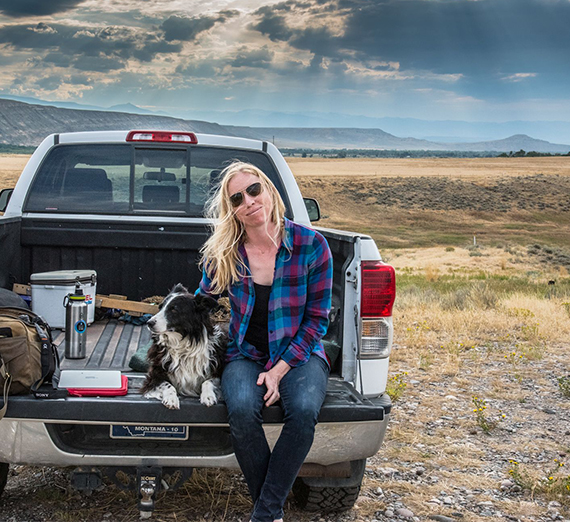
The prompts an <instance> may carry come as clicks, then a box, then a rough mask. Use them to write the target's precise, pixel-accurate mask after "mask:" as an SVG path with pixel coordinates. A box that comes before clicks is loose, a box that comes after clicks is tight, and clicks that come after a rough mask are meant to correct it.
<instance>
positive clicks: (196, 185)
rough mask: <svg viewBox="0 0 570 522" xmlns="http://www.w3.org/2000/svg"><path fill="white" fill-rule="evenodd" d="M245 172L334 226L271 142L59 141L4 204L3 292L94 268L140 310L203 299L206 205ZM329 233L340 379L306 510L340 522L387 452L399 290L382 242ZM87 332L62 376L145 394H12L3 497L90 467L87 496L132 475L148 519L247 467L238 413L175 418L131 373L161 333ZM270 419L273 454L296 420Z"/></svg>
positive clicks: (318, 443)
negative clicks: (174, 495)
mask: <svg viewBox="0 0 570 522" xmlns="http://www.w3.org/2000/svg"><path fill="white" fill-rule="evenodd" d="M235 159H240V160H244V161H248V162H251V163H253V164H255V165H256V166H258V167H259V168H260V169H261V170H263V171H264V172H265V173H266V174H267V175H268V176H269V177H270V178H271V180H272V181H273V183H275V185H276V187H277V188H278V190H279V192H280V193H281V196H282V197H283V200H284V202H285V204H286V207H287V212H286V216H287V217H288V218H290V219H292V220H294V221H297V222H299V223H302V224H305V225H310V224H311V221H316V220H318V219H319V208H318V205H317V204H316V202H315V200H312V199H308V198H307V199H304V198H303V197H302V196H301V193H300V191H299V188H298V186H297V183H296V182H295V178H294V176H293V174H292V173H291V171H290V169H289V167H288V165H287V163H286V162H285V160H284V159H283V156H282V155H281V154H280V152H279V151H278V150H277V148H276V147H275V146H274V145H272V144H271V143H267V142H262V141H256V140H249V139H241V138H235V137H227V136H214V135H206V134H193V133H183V132H180V133H179V132H164V131H144V132H143V131H130V132H129V131H124V132H123V131H112V132H80V133H67V134H55V135H50V136H48V137H47V138H46V139H45V140H44V141H43V142H42V143H41V145H40V146H39V147H38V148H37V149H36V151H35V152H34V154H33V155H32V157H31V158H30V160H29V162H28V164H27V165H26V167H25V168H24V171H23V172H22V174H21V176H20V178H19V180H18V183H17V185H16V187H15V188H14V189H6V190H3V191H2V192H1V193H0V211H4V215H3V216H2V217H0V250H1V252H2V257H1V264H0V287H3V288H7V289H12V288H13V285H14V284H15V283H22V284H27V283H28V282H29V281H30V276H31V275H32V274H35V273H40V272H48V271H55V270H75V269H90V270H95V271H96V274H97V285H98V286H97V293H102V294H122V295H125V296H127V297H128V298H129V299H130V300H140V299H142V298H145V297H149V296H154V295H165V294H166V293H167V292H168V290H169V289H170V288H171V287H172V286H174V284H176V283H179V282H180V283H183V284H184V285H185V286H186V287H188V288H190V289H195V288H197V286H198V282H199V280H200V271H199V268H198V257H199V250H200V247H201V246H202V244H203V242H204V240H205V238H206V237H207V234H208V222H207V220H206V219H205V218H204V217H203V207H204V203H205V201H206V200H207V199H208V197H209V195H210V194H211V191H212V188H213V187H214V186H215V185H216V183H217V182H218V177H219V173H220V170H221V169H222V168H223V167H224V165H226V164H227V163H228V162H230V161H232V160H235ZM318 230H319V231H320V232H321V233H322V234H323V235H324V236H325V237H326V239H327V241H328V243H329V245H330V248H331V250H332V253H333V258H334V283H333V301H332V303H333V308H332V311H331V314H330V327H329V329H328V333H327V335H326V337H325V339H324V340H325V342H326V349H327V354H328V355H329V357H330V359H331V362H332V372H331V378H330V380H329V386H328V391H327V397H326V400H325V403H324V406H323V408H322V411H321V413H320V417H319V424H318V425H317V429H316V436H315V440H314V443H313V446H312V449H311V451H310V453H309V455H308V457H307V459H306V462H305V464H304V465H303V468H302V470H301V472H300V474H299V478H298V479H297V481H296V483H295V486H294V489H293V492H294V494H295V497H296V499H297V501H298V502H299V503H300V505H301V507H305V508H306V509H309V510H314V511H318V510H320V511H323V512H328V511H334V510H343V509H348V508H350V507H351V506H352V505H353V504H354V501H355V500H356V498H357V497H358V493H359V490H360V485H361V482H362V478H363V474H364V469H365V463H366V458H368V457H371V456H372V455H374V454H376V452H377V451H378V450H379V448H380V446H381V444H382V441H383V439H384V434H385V431H386V425H387V422H388V418H389V414H390V409H391V401H390V398H389V396H388V395H387V394H386V393H385V390H386V383H387V377H388V359H389V355H390V351H391V347H392V334H393V326H392V304H393V302H394V297H395V277H394V270H393V268H392V267H391V266H389V265H386V264H385V263H383V262H382V259H381V257H380V254H379V252H378V249H377V247H376V244H375V243H374V241H373V240H372V239H371V238H370V237H368V236H366V235H363V234H358V233H352V232H345V231H339V230H331V229H326V228H318ZM32 306H33V303H32ZM87 334H88V345H87V356H86V358H85V359H81V360H68V359H65V357H64V352H65V346H64V344H65V341H64V340H63V338H64V335H63V334H62V333H61V332H59V331H55V332H54V335H55V339H56V344H58V345H59V352H60V355H61V358H62V362H61V365H62V368H63V369H71V368H75V369H114V370H120V371H121V372H122V373H123V375H126V376H127V377H128V380H129V393H128V394H127V395H125V396H119V397H71V396H70V397H66V398H64V399H36V398H34V397H33V396H32V395H18V396H12V397H10V401H9V406H8V410H7V414H6V416H5V418H4V419H3V420H1V421H0V441H1V443H0V493H1V491H2V490H3V489H4V486H5V484H6V479H7V476H8V466H9V465H10V464H33V465H46V466H66V467H67V466H71V467H74V468H76V470H75V473H74V474H73V475H72V476H73V484H74V485H75V486H76V487H78V488H81V489H86V490H89V489H91V490H92V489H95V488H96V487H97V486H98V485H100V483H101V480H102V473H105V474H106V476H108V477H111V478H113V477H115V478H116V474H117V471H118V470H121V471H122V472H127V473H130V474H131V476H132V477H133V480H132V482H131V486H132V487H133V488H136V489H137V490H138V492H139V499H140V503H139V505H140V509H141V513H143V514H144V513H146V514H148V513H150V512H152V509H153V508H154V498H155V497H156V492H157V490H158V488H159V487H160V484H161V481H162V480H166V479H168V478H169V477H178V481H177V483H180V480H184V479H185V478H187V477H188V476H189V474H190V473H191V471H192V469H193V468H203V467H217V468H238V464H237V461H236V459H235V456H234V453H233V451H232V446H231V442H230V436H229V428H228V423H227V416H226V408H225V405H224V403H223V402H222V403H220V404H218V405H216V406H213V407H211V408H206V407H205V406H202V405H201V404H200V403H199V401H198V400H197V399H194V398H184V399H183V400H182V401H181V407H180V410H169V409H167V408H165V407H164V406H162V404H160V403H159V402H158V401H153V400H148V399H145V398H144V397H142V396H141V395H140V394H139V393H138V392H137V389H138V388H139V387H140V384H141V383H142V379H143V377H144V373H141V372H137V371H134V370H133V369H132V368H130V367H129V360H130V358H131V356H132V355H133V354H134V353H135V352H136V351H137V350H138V349H139V348H140V347H142V346H144V345H146V344H148V342H149V333H148V331H147V329H146V327H144V326H137V325H136V324H132V323H128V322H127V323H125V322H122V321H118V320H116V319H113V318H103V319H102V320H98V321H96V322H94V323H93V324H92V325H91V326H90V327H89V328H88V331H87ZM264 421H265V429H266V433H267V437H268V439H269V441H270V443H271V441H275V440H276V439H277V436H278V434H279V430H280V429H281V422H282V413H281V409H280V407H279V406H272V407H269V408H266V409H265V410H264ZM175 470H176V471H177V473H174V471H175ZM180 477H182V478H180ZM116 482H117V483H118V484H119V485H121V484H123V485H124V481H118V480H117V481H116ZM171 485H176V484H171Z"/></svg>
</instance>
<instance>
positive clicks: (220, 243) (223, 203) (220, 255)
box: [200, 161, 285, 294]
mask: <svg viewBox="0 0 570 522" xmlns="http://www.w3.org/2000/svg"><path fill="white" fill-rule="evenodd" d="M240 172H243V173H246V174H253V175H254V176H257V177H258V178H259V181H260V183H261V185H262V187H263V190H264V191H267V192H268V194H269V195H270V196H271V201H272V209H271V214H270V217H271V222H272V223H275V224H276V225H278V226H279V227H280V230H281V232H282V229H283V217H284V216H285V205H284V203H283V200H282V199H281V196H280V195H279V192H278V191H277V188H275V185H274V184H273V183H272V182H271V180H270V179H269V178H268V177H267V176H266V175H265V174H264V173H263V172H262V171H261V170H260V169H258V168H257V167H256V166H255V165H252V164H251V163H244V162H241V161H236V162H234V163H232V164H230V165H228V166H227V167H226V168H225V169H224V170H223V171H222V172H221V174H220V178H221V180H220V184H219V186H218V188H217V189H216V191H215V192H214V194H213V195H212V197H211V198H210V199H209V201H208V202H207V203H206V208H205V212H204V215H205V216H206V217H207V218H210V219H212V220H213V224H212V234H211V236H210V237H209V238H208V240H207V241H206V243H205V244H204V246H203V247H202V249H201V250H200V253H201V254H202V260H201V262H200V265H201V266H202V268H203V269H205V271H206V274H207V275H208V277H209V278H210V279H211V285H210V292H211V293H213V294H221V293H222V292H224V291H225V290H229V287H230V286H231V285H232V284H233V283H235V282H237V281H238V280H239V279H240V277H244V276H246V275H247V274H246V272H247V270H246V266H245V264H244V261H243V259H242V258H241V256H240V255H239V252H238V248H239V246H240V244H242V243H243V242H244V241H245V235H246V234H245V228H244V226H243V224H242V223H241V221H239V220H238V219H237V218H236V216H235V209H234V208H233V207H232V204H231V203H230V196H231V194H229V192H228V184H229V182H230V181H231V180H232V178H233V177H234V176H235V175H236V174H239V173H240Z"/></svg>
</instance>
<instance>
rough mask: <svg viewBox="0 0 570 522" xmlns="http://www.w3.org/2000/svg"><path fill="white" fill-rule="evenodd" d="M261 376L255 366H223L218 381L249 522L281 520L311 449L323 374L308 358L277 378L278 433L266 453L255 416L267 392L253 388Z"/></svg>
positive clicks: (316, 360)
mask: <svg viewBox="0 0 570 522" xmlns="http://www.w3.org/2000/svg"><path fill="white" fill-rule="evenodd" d="M263 371H264V369H263V366H261V365H260V364H258V363H256V362H255V361H252V360H250V359H238V360H236V361H232V362H230V363H228V364H227V366H226V367H225V369H224V373H223V375H222V391H223V394H224V400H225V401H226V406H227V409H228V415H229V422H230V431H231V436H232V443H233V448H234V451H235V455H236V458H237V460H238V463H239V465H240V467H241V470H242V472H243V474H244V477H245V480H246V482H247V485H248V488H249V492H250V494H251V497H252V499H253V502H254V509H253V514H252V516H251V520H252V521H253V522H273V520H275V519H279V518H282V517H283V505H284V504H285V500H286V499H287V495H288V494H289V491H290V490H291V487H292V486H293V482H294V481H295V478H296V477H297V474H298V473H299V470H300V469H301V465H302V464H303V461H304V460H305V457H306V456H307V454H308V453H309V450H310V449H311V444H312V443H313V438H314V435H315V425H316V424H317V418H318V416H319V411H320V409H321V406H322V404H323V401H324V400H325V395H326V388H327V379H328V374H329V368H328V366H327V363H326V362H325V361H324V360H322V359H321V358H320V357H318V356H316V355H313V356H312V357H311V358H310V359H309V361H308V362H307V363H306V364H304V365H302V366H297V367H295V368H291V370H290V371H289V372H288V373H287V374H286V375H285V376H284V377H283V379H282V380H281V382H280V384H279V394H280V395H281V407H282V408H283V414H284V415H283V429H282V431H281V435H280V436H279V439H278V440H277V443H276V444H275V447H274V448H273V451H271V450H270V449H269V445H268V444H267V439H266V438H265V432H264V431H263V428H262V422H263V421H262V415H261V410H262V409H263V406H264V401H263V396H264V395H265V394H266V393H267V388H266V387H265V385H262V386H258V385H257V378H258V376H259V374H260V373H261V372H263Z"/></svg>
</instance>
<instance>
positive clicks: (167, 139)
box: [127, 131, 198, 144]
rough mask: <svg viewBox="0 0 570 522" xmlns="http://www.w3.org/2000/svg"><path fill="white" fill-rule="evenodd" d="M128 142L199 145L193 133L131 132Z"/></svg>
mask: <svg viewBox="0 0 570 522" xmlns="http://www.w3.org/2000/svg"><path fill="white" fill-rule="evenodd" d="M127 141H146V142H157V143H192V144H196V143H198V138H197V137H196V134H194V133H193V132H163V131H131V132H129V134H128V135H127Z"/></svg>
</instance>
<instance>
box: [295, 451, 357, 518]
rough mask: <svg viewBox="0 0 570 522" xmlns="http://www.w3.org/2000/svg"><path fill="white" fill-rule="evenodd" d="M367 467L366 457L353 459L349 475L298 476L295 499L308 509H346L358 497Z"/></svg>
mask: <svg viewBox="0 0 570 522" xmlns="http://www.w3.org/2000/svg"><path fill="white" fill-rule="evenodd" d="M365 468H366V459H362V460H353V461H352V462H351V463H350V476H348V477H342V478H340V477H297V480H296V481H295V483H294V484H293V495H294V496H295V500H296V501H297V504H299V506H300V507H301V508H302V509H304V510H306V511H311V512H314V511H319V512H321V513H332V512H335V511H336V512H338V511H346V510H348V509H350V508H352V506H354V503H355V502H356V499H357V498H358V494H359V493H360V486H361V485H362V479H363V477H364V470H365Z"/></svg>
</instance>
